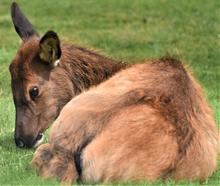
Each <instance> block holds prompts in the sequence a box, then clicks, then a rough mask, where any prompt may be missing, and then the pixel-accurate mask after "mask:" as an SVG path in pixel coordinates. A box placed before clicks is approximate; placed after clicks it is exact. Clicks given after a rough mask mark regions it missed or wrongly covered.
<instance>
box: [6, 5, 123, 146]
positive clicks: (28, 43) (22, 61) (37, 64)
mask: <svg viewBox="0 0 220 186" xmlns="http://www.w3.org/2000/svg"><path fill="white" fill-rule="evenodd" d="M11 14H12V20H13V23H14V25H15V29H16V31H17V33H18V34H19V36H20V37H21V39H22V40H23V43H22V44H21V46H20V48H19V50H18V52H17V54H16V56H15V58H14V59H13V61H12V63H11V65H10V67H9V69H10V72H11V77H12V81H11V86H12V92H13V98H14V103H15V108H16V124H15V125H16V127H15V142H16V145H17V146H19V147H24V146H25V147H32V146H34V145H35V143H36V142H37V140H39V139H40V138H41V133H43V132H44V131H45V130H46V129H47V128H48V126H49V124H50V123H51V122H52V121H53V120H54V119H55V118H56V117H57V116H58V114H59V112H60V110H61V109H62V107H63V106H64V105H65V104H66V103H67V102H68V101H69V100H70V99H71V98H72V97H74V96H75V95H78V94H80V93H81V92H82V91H84V90H86V89H88V88H89V87H91V86H94V85H97V84H99V83H101V82H102V81H104V80H106V79H108V78H109V77H110V76H112V75H113V74H114V73H115V72H117V71H119V70H120V69H121V68H125V67H126V65H125V64H122V63H120V62H119V63H117V62H116V61H114V60H111V59H109V58H106V57H104V56H101V55H99V54H97V53H95V52H92V51H90V50H87V49H84V48H81V47H77V46H73V45H68V44H64V43H63V42H60V40H59V38H58V36H57V34H56V33H55V32H53V31H49V32H47V33H46V34H45V35H44V36H43V37H42V38H40V37H39V36H38V34H37V32H36V31H35V29H34V28H33V26H32V25H31V24H30V22H29V21H28V20H27V18H26V17H25V16H24V15H23V14H22V12H21V10H20V9H19V7H18V5H17V4H16V3H13V4H12V8H11ZM39 134H40V135H39Z"/></svg>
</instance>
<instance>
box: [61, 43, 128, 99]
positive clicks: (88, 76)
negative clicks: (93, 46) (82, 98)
mask: <svg viewBox="0 0 220 186" xmlns="http://www.w3.org/2000/svg"><path fill="white" fill-rule="evenodd" d="M61 63H63V64H62V67H63V69H64V70H65V72H66V74H68V78H69V80H70V81H71V83H72V85H73V89H74V91H73V94H74V95H78V94H80V93H81V92H82V91H84V90H87V89H89V88H90V87H91V86H95V85H98V84H100V83H101V82H103V81H105V80H107V79H108V78H110V77H111V76H112V75H114V74H115V73H116V72H118V71H120V70H121V69H123V68H126V66H127V65H126V64H125V63H122V62H120V61H115V60H112V59H110V58H107V57H104V56H102V55H99V54H97V53H95V52H92V51H89V50H87V49H84V48H80V47H76V46H68V45H64V46H63V57H62V58H61ZM74 95H73V96H74Z"/></svg>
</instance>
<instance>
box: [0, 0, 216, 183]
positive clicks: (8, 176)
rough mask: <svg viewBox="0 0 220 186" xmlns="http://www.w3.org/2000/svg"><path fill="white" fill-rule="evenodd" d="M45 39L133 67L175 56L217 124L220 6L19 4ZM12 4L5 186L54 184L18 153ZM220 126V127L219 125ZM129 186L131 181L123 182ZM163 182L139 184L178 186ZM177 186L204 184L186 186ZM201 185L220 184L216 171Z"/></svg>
mask: <svg viewBox="0 0 220 186" xmlns="http://www.w3.org/2000/svg"><path fill="white" fill-rule="evenodd" d="M17 2H18V4H19V5H20V7H21V9H22V10H23V11H24V12H25V14H26V15H27V17H28V18H29V19H30V20H31V21H32V23H33V24H34V25H35V26H36V28H37V30H38V32H39V33H40V34H44V33H45V32H46V31H47V30H51V29H52V30H54V31H56V32H57V33H58V34H59V36H60V38H61V39H62V40H64V41H68V42H70V43H74V44H77V45H81V46H84V47H88V48H92V49H96V50H97V51H99V52H101V53H102V54H105V55H107V56H111V57H112V58H116V59H122V60H124V61H128V62H130V63H134V62H135V61H139V60H142V59H145V58H148V59H149V58H159V57H162V56H164V55H168V54H169V55H172V56H176V57H178V58H179V59H181V60H182V61H184V63H185V64H186V66H188V68H189V69H191V70H192V71H193V73H194V75H195V76H196V78H197V79H198V80H199V82H200V83H201V84H202V85H203V87H204V90H205V92H206V95H207V99H208V101H209V103H210V105H211V107H212V108H213V110H214V114H215V119H216V121H217V123H218V124H220V83H219V82H220V1H219V0H212V1H205V0H191V1H190V0H185V1H183V0H180V1H177V0H157V1H155V0H136V1H134V0H88V1H85V0H84V1H81V0H75V1H72V0H65V1H61V0H42V1H39V0H32V1H25V0H17ZM10 3H11V0H1V1H0V185H52V184H58V183H57V182H56V181H53V180H47V181H44V180H42V179H41V178H40V177H38V176H37V175H36V173H35V171H33V170H32V169H31V167H30V166H29V162H30V160H31V158H32V155H33V152H34V150H21V149H17V148H16V147H15V144H14V140H13V130H14V123H15V109H14V104H13V101H12V95H11V89H10V74H9V71H8V66H9V64H10V61H11V60H12V58H13V57H14V56H15V53H16V50H17V49H18V47H19V43H20V40H19V37H18V35H17V34H16V32H15V30H14V27H13V25H12V22H11V18H10V11H9V10H10ZM219 126H220V125H219ZM120 184H121V185H129V184H130V185H131V184H132V183H120ZM174 184H175V183H174V182H172V181H168V182H166V183H162V182H160V181H158V182H156V183H154V184H149V183H146V182H143V183H140V185H174ZM178 185H191V186H195V185H199V183H198V182H191V183H186V182H181V183H178ZM203 185H210V186H214V185H220V161H219V169H218V170H217V171H216V172H215V174H214V175H213V176H212V177H210V178H209V179H208V180H207V181H206V182H204V183H203Z"/></svg>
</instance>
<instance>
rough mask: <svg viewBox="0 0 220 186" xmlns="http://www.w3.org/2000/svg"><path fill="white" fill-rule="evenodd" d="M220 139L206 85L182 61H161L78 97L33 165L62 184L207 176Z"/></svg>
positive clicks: (213, 166) (131, 70)
mask: <svg viewBox="0 0 220 186" xmlns="http://www.w3.org/2000/svg"><path fill="white" fill-rule="evenodd" d="M218 140H219V139H218V131H217V127H216V124H215V122H214V119H213V116H212V113H211V110H210V108H209V106H208V105H207V103H206V101H205V99H204V97H203V94H202V90H201V88H200V86H199V85H198V84H197V83H196V81H195V80H194V78H193V77H192V76H191V75H190V74H189V73H188V72H187V71H186V70H185V68H184V67H183V66H182V64H181V63H180V62H179V61H176V60H173V59H161V60H158V61H153V62H152V61H151V62H148V63H146V64H136V65H133V66H132V67H129V68H127V69H125V70H122V71H121V72H119V73H117V74H116V75H114V76H113V77H112V78H110V79H109V80H107V81H106V82H104V83H102V84H100V85H99V86H97V87H95V88H92V89H90V90H89V91H87V92H84V93H81V94H80V95H79V96H77V97H75V98H74V99H72V100H71V101H70V102H69V103H68V104H67V105H66V106H65V107H64V108H63V109H62V111H61V113H60V115H59V117H58V119H57V120H56V121H55V122H54V124H53V126H52V131H51V133H50V135H49V143H48V144H44V145H42V146H40V147H39V148H38V149H37V150H36V152H35V154H34V157H33V160H32V164H33V165H34V166H35V167H36V168H37V170H38V171H39V172H40V174H41V175H42V176H44V177H51V176H53V177H57V178H58V179H59V180H60V181H63V182H72V181H75V180H77V179H81V180H82V181H83V182H107V181H128V180H133V181H139V180H150V181H154V180H156V179H166V178H173V179H175V180H181V179H186V180H204V179H206V178H207V177H208V176H210V175H212V173H213V172H214V171H215V169H216V163H217V154H218V143H219V142H218ZM77 155H80V157H81V169H82V170H81V171H80V172H79V170H77V167H76V166H75V163H76V161H75V160H74V158H75V157H76V156H77ZM79 173H80V175H79Z"/></svg>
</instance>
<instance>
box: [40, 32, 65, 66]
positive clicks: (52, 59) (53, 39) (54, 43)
mask: <svg viewBox="0 0 220 186" xmlns="http://www.w3.org/2000/svg"><path fill="white" fill-rule="evenodd" d="M39 55H40V58H41V59H42V60H43V61H45V62H47V63H49V64H52V65H53V66H57V64H58V63H59V58H60V56H61V48H60V40H59V38H58V36H57V34H56V33H55V32H53V31H48V32H47V33H46V34H45V35H44V36H43V37H42V38H41V40H40V54H39Z"/></svg>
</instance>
